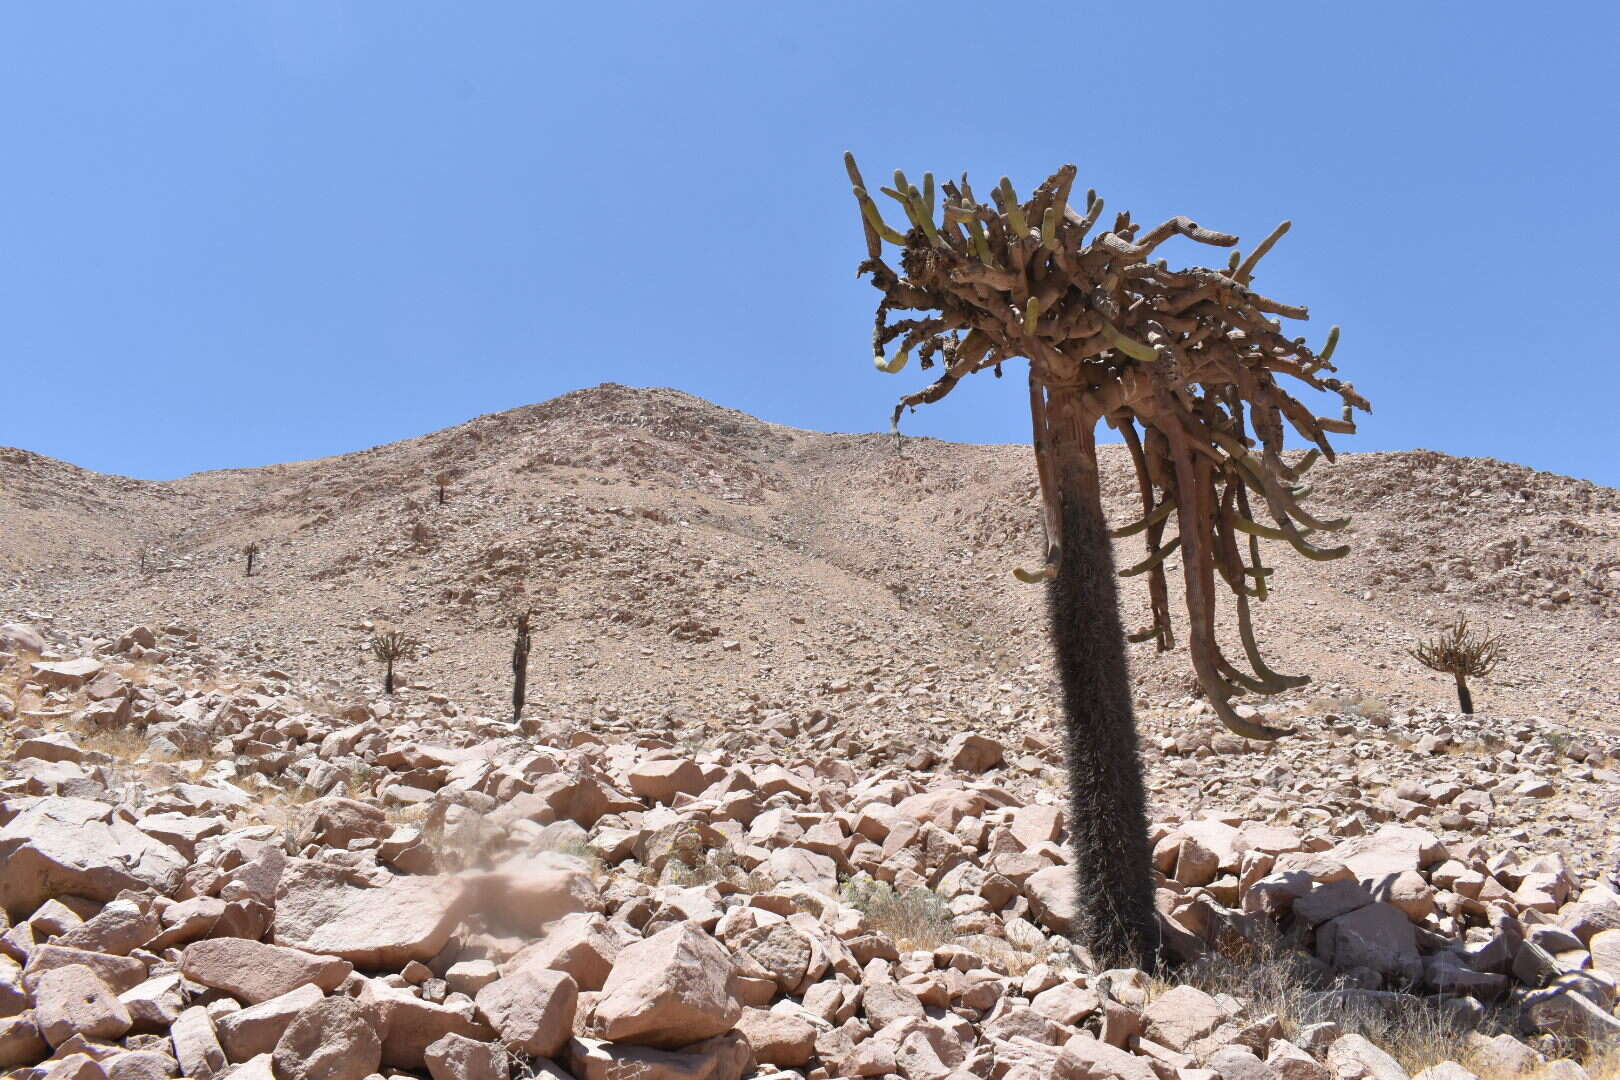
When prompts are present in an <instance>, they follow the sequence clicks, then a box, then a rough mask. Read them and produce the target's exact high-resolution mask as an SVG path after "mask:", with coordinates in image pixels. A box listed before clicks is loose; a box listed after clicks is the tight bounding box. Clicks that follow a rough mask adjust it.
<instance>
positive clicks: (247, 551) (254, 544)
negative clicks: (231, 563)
mask: <svg viewBox="0 0 1620 1080" xmlns="http://www.w3.org/2000/svg"><path fill="white" fill-rule="evenodd" d="M242 554H244V555H246V556H247V576H248V577H252V576H253V560H254V559H255V558H256V557H257V556H258V554H259V542H258V541H257V540H251V541H249V542H248V545H247V547H245V548H243V549H242Z"/></svg>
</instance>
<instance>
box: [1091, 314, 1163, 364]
mask: <svg viewBox="0 0 1620 1080" xmlns="http://www.w3.org/2000/svg"><path fill="white" fill-rule="evenodd" d="M1102 328H1103V336H1104V337H1106V338H1107V339H1108V343H1109V344H1110V345H1112V346H1113V347H1114V348H1116V349H1118V350H1119V351H1120V352H1122V353H1124V354H1125V355H1126V356H1129V357H1130V358H1131V359H1132V360H1140V361H1142V362H1143V363H1151V362H1153V361H1154V360H1157V359H1158V358H1159V354H1158V353H1156V352H1154V351H1153V349H1152V347H1150V346H1148V345H1144V344H1142V343H1141V342H1140V341H1136V340H1135V339H1133V338H1128V337H1126V336H1125V335H1124V334H1122V333H1120V332H1119V330H1118V329H1117V328H1116V327H1115V326H1114V324H1113V323H1111V322H1109V321H1108V320H1107V319H1103V320H1102Z"/></svg>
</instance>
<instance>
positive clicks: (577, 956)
mask: <svg viewBox="0 0 1620 1080" xmlns="http://www.w3.org/2000/svg"><path fill="white" fill-rule="evenodd" d="M624 945H625V942H624V941H622V940H621V938H620V937H619V935H618V934H617V933H615V932H614V931H613V929H612V928H611V927H610V925H609V923H608V921H607V920H606V919H605V918H603V917H602V916H601V915H600V914H598V913H596V912H577V913H575V914H572V915H564V916H563V917H562V918H560V919H558V920H557V921H556V922H554V923H552V924H551V926H550V927H548V928H547V930H546V932H545V935H544V936H543V937H541V939H540V940H539V941H536V942H535V943H534V944H532V945H527V946H525V947H524V948H523V950H522V951H520V952H519V953H518V954H517V955H516V956H514V957H512V959H511V960H508V961H507V962H506V963H505V964H504V965H502V970H503V971H507V972H510V971H516V970H517V969H518V968H521V967H539V968H551V969H553V970H555V971H564V972H567V973H568V974H569V975H571V976H573V978H574V982H575V983H577V984H578V986H579V988H580V989H581V990H600V989H602V985H603V984H604V983H605V982H607V977H608V974H609V973H610V972H611V971H612V970H613V961H614V959H615V958H616V957H617V956H618V955H619V952H620V951H621V950H622V949H623V948H624ZM476 992H477V991H474V993H476Z"/></svg>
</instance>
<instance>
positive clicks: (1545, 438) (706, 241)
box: [0, 0, 1620, 485]
mask: <svg viewBox="0 0 1620 1080" xmlns="http://www.w3.org/2000/svg"><path fill="white" fill-rule="evenodd" d="M998 11H999V12H1006V14H997V13H998ZM1617 12H1620V6H1617V5H1615V4H1614V3H1612V0H1608V2H1603V3H1596V2H1594V3H1564V4H1549V5H1543V6H1540V7H1526V6H1524V5H1522V4H1516V3H1515V4H1507V3H1496V2H1491V0H1485V2H1479V3H1470V4H1462V3H1441V2H1435V3H1412V2H1410V0H1408V2H1403V3H1398V4H1397V3H1381V2H1375V3H1359V4H1322V3H1298V2H1294V3H1286V4H1284V3H1237V4H1211V3H1207V2H1198V3H1190V2H1188V3H1183V2H1175V0H1171V2H1160V3H1155V4H1124V3H1106V4H1099V3H1092V4H1084V3H1072V2H1071V3H1049V4H1045V3H1037V4H1031V5H1022V6H1019V7H1017V8H1005V7H998V6H997V5H993V4H984V3H979V4H960V3H952V2H935V3H927V4H923V3H909V2H887V3H872V2H869V0H868V2H862V3H842V2H825V3H816V4H794V5H789V4H769V3H759V2H758V0H755V2H751V3H746V4H745V3H713V2H701V3H687V4H677V3H666V2H659V3H643V4H611V3H599V4H559V3H545V2H540V0H526V2H522V3H495V2H490V3H479V4H449V3H442V2H438V3H416V2H404V0H390V2H389V3H377V2H372V3H366V4H359V3H343V2H337V0H308V2H297V3H295V2H249V3H219V2H218V0H198V2H192V3H160V2H154V0H143V2H141V3H112V4H108V3H101V4H83V3H70V2H55V0H53V2H49V3H12V4H7V5H5V6H4V8H0V118H3V124H0V133H3V139H4V148H5V156H4V164H3V166H0V364H4V365H6V367H7V368H8V369H9V370H8V376H7V378H6V379H5V387H6V390H5V397H6V401H5V405H4V407H3V408H0V444H7V445H14V446H21V447H25V448H27V449H31V450H36V451H39V452H41V453H45V454H49V455H51V456H54V457H59V458H64V459H66V460H68V461H72V462H74V463H76V464H80V465H84V466H88V467H90V468H94V469H99V470H103V471H109V472H121V473H125V474H129V475H134V476H140V477H147V478H153V479H163V478H169V477H174V476H178V475H181V474H184V473H188V472H192V471H196V470H202V469H209V468H219V467H226V466H238V465H256V464H265V463H270V462H276V461H284V460H293V459H301V458H309V457H316V456H320V455H325V454H335V453H341V452H344V451H348V450H354V449H359V448H361V447H365V446H369V445H374V444H376V443H380V442H386V441H389V440H392V439H397V438H403V437H408V436H413V435H418V434H422V433H425V432H427V431H431V430H434V429H437V428H441V427H445V426H448V425H451V424H456V423H459V422H461V421H463V420H466V419H468V418H470V417H472V416H475V415H478V414H481V413H486V412H495V411H499V410H503V409H508V408H512V407H514V406H517V405H522V404H526V403H529V402H534V401H539V400H543V399H545V398H548V397H552V396H554V395H556V394H559V393H562V392H564V391H567V390H570V389H573V388H576V387H580V386H587V385H592V384H595V383H598V382H603V381H614V382H622V383H629V384H632V385H669V386H676V387H679V388H681V389H683V390H687V391H690V392H692V393H694V394H699V395H702V396H704V397H707V398H710V399H712V400H714V401H717V402H720V403H722V404H725V405H729V406H733V407H735V408H739V409H744V410H747V411H749V412H751V413H755V414H757V415H759V416H762V417H765V418H766V419H770V420H776V421H781V422H784V423H790V424H795V425H799V426H803V427H809V428H818V429H824V430H844V431H850V430H877V429H881V428H883V427H884V426H885V425H886V422H887V415H888V412H889V409H890V407H891V405H892V403H893V400H894V398H895V397H896V396H897V395H899V394H900V393H902V392H905V391H907V390H909V389H913V388H915V387H916V386H918V385H920V384H921V382H922V381H923V380H924V379H925V378H926V376H925V375H924V374H923V373H920V372H918V371H917V370H916V368H915V365H913V367H912V368H911V369H910V370H908V371H907V372H905V373H904V374H902V375H899V376H885V375H881V374H878V373H876V372H874V371H873V370H872V366H871V360H870V355H869V334H870V330H871V312H872V305H873V301H874V300H875V299H876V295H877V294H876V293H875V292H873V290H872V289H871V288H870V286H869V285H867V284H866V282H864V281H860V282H857V281H856V279H855V278H854V276H853V273H854V268H855V265H856V263H857V262H858V261H859V259H860V258H861V255H862V243H861V234H860V229H859V226H858V222H857V218H856V210H855V206H854V203H853V200H852V199H851V198H850V194H849V185H848V182H847V181H846V179H845V177H844V171H843V165H842V163H841V161H840V154H841V153H842V152H843V151H844V150H845V149H846V148H851V149H854V150H855V151H856V152H857V154H858V155H859V156H860V158H861V161H862V163H863V165H864V166H865V168H866V169H867V172H868V174H869V175H871V174H877V175H887V174H888V173H889V172H890V171H892V169H894V168H895V167H896V166H899V167H903V168H905V169H906V170H908V171H909V172H910V173H911V174H912V175H914V176H915V175H918V174H920V173H921V172H922V171H923V170H925V169H931V170H933V171H934V172H935V173H937V174H942V175H949V174H955V173H959V172H961V171H962V170H964V169H966V170H968V171H970V172H971V173H972V174H973V175H974V176H975V177H979V178H982V179H983V180H993V179H994V178H995V177H998V176H1000V175H1001V174H1002V173H1008V174H1010V175H1011V176H1012V178H1013V179H1014V181H1015V182H1016V183H1017V185H1018V186H1019V188H1020V190H1026V189H1027V188H1028V187H1029V186H1030V185H1031V184H1033V183H1035V182H1037V181H1039V180H1040V179H1042V178H1044V177H1045V176H1046V174H1047V173H1048V172H1050V171H1051V170H1052V169H1053V168H1054V167H1056V166H1057V165H1059V164H1061V163H1063V162H1066V161H1074V162H1076V163H1078V164H1079V166H1080V181H1079V185H1080V187H1081V188H1084V187H1087V186H1094V187H1096V188H1097V189H1098V190H1099V191H1100V192H1101V193H1102V194H1103V195H1104V196H1105V197H1106V198H1107V199H1108V202H1109V205H1110V207H1111V208H1130V209H1132V210H1133V212H1134V214H1135V216H1136V217H1137V219H1139V220H1144V221H1158V220H1160V219H1162V218H1164V217H1166V216H1168V215H1170V214H1173V213H1185V214H1188V215H1190V216H1192V217H1194V218H1195V219H1197V220H1198V221H1200V222H1203V223H1205V224H1208V225H1211V226H1214V227H1217V228H1221V229H1225V230H1228V231H1234V232H1237V233H1239V234H1240V235H1241V236H1242V237H1243V238H1244V241H1245V246H1248V245H1251V244H1253V243H1254V242H1256V241H1257V240H1258V239H1259V238H1260V237H1261V236H1263V235H1264V234H1265V232H1266V231H1268V230H1269V229H1270V228H1271V226H1272V225H1274V224H1275V223H1276V222H1277V221H1279V220H1280V219H1282V218H1285V217H1286V218H1292V219H1293V221H1294V229H1293V232H1292V233H1291V234H1290V235H1289V236H1287V237H1286V238H1285V239H1284V240H1283V241H1282V243H1281V244H1280V245H1279V247H1278V249H1277V250H1276V251H1274V252H1273V253H1272V254H1271V255H1270V256H1268V257H1267V260H1266V262H1265V263H1264V264H1263V266H1262V273H1261V275H1260V277H1259V279H1258V282H1257V284H1258V286H1259V287H1261V288H1262V289H1263V290H1264V291H1265V292H1267V293H1269V294H1271V295H1274V296H1277V297H1278V298H1280V299H1285V300H1289V301H1294V302H1302V303H1308V304H1309V305H1310V306H1311V308H1312V311H1313V313H1314V315H1315V318H1314V319H1313V321H1312V322H1311V323H1310V324H1307V325H1306V326H1305V328H1304V330H1303V331H1302V332H1306V333H1309V334H1310V335H1311V336H1312V338H1313V340H1317V341H1320V340H1321V335H1323V334H1325V333H1326V330H1327V328H1328V325H1329V324H1331V323H1334V322H1338V323H1342V324H1343V325H1344V328H1345V329H1344V339H1343V341H1342V343H1341V345H1340V348H1339V352H1338V359H1339V360H1340V361H1341V362H1342V363H1341V366H1342V368H1343V371H1344V374H1345V376H1346V377H1347V378H1349V379H1351V380H1352V381H1354V382H1355V384H1356V385H1357V387H1358V388H1360V389H1361V390H1363V391H1364V392H1365V393H1366V394H1367V395H1368V396H1369V397H1371V398H1372V399H1373V403H1374V405H1375V407H1376V410H1377V411H1376V412H1375V413H1374V415H1373V416H1371V417H1369V418H1367V419H1366V420H1365V422H1364V424H1363V429H1362V430H1363V433H1362V434H1361V435H1360V436H1357V437H1344V438H1341V439H1339V440H1338V441H1339V444H1340V445H1341V446H1342V447H1343V448H1345V449H1388V448H1402V447H1412V446H1426V447H1433V448H1436V449H1441V450H1446V451H1449V452H1451V453H1456V454H1483V455H1490V456H1494V457H1499V458H1505V459H1510V460H1514V461H1520V462H1524V463H1526V464H1530V465H1533V466H1536V467H1538V468H1543V469H1550V470H1554V471H1558V472H1565V473H1571V474H1574V475H1578V476H1585V477H1590V478H1592V479H1595V480H1599V481H1602V482H1605V483H1608V484H1617V485H1620V435H1617V433H1616V432H1617V428H1620V415H1617V408H1620V407H1617V404H1616V401H1617V397H1616V389H1617V383H1620V378H1617V377H1620V364H1617V356H1616V352H1617V349H1616V344H1615V340H1616V335H1615V331H1616V324H1617V322H1620V320H1617V315H1620V302H1617V299H1616V297H1617V292H1620V273H1617V272H1616V269H1615V267H1616V259H1617V251H1616V240H1617V239H1620V227H1617V226H1620V219H1617V206H1620V198H1617V195H1620V168H1617V163H1620V104H1617V103H1620V93H1617V92H1616V89H1615V83H1614V74H1613V73H1614V65H1615V45H1616V42H1617V41H1620V15H1617ZM1162 251H1163V253H1164V254H1165V255H1166V256H1167V257H1169V258H1171V259H1173V260H1175V259H1186V260H1188V261H1205V251H1204V250H1203V249H1198V248H1196V246H1195V245H1192V244H1191V243H1190V242H1187V241H1177V242H1176V243H1175V244H1172V245H1170V246H1168V247H1166V248H1165V249H1162ZM980 381H981V382H982V385H971V384H967V385H963V386H962V387H960V388H959V389H958V390H957V391H956V393H955V394H954V395H953V397H952V398H951V399H950V400H948V401H946V402H944V403H942V404H941V405H938V406H934V407H933V408H932V409H927V410H923V411H920V412H918V413H917V414H916V415H914V416H912V417H910V418H909V419H908V421H907V430H909V431H911V432H914V433H917V434H932V435H938V436H940V437H944V438H951V439H962V440H975V441H1023V440H1025V439H1027V437H1028V418H1027V398H1026V396H1025V394H1024V393H1023V390H1022V378H1021V375H1019V376H1015V377H1013V378H1010V379H1007V380H1003V381H1001V382H999V383H997V382H994V381H992V380H990V379H989V378H988V377H981V380H980Z"/></svg>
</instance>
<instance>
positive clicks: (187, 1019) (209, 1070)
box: [169, 1005, 226, 1080]
mask: <svg viewBox="0 0 1620 1080" xmlns="http://www.w3.org/2000/svg"><path fill="white" fill-rule="evenodd" d="M169 1039H170V1040H171V1041H172V1042H173V1043H174V1058H175V1060H176V1061H178V1062H179V1063H180V1074H181V1075H182V1076H186V1077H200V1078H201V1080H210V1078H211V1077H214V1076H218V1075H219V1074H220V1073H222V1072H224V1071H225V1065H226V1061H225V1051H224V1049H222V1048H221V1047H220V1045H219V1036H218V1035H217V1034H216V1033H215V1031H214V1021H213V1018H212V1017H210V1016H209V1015H208V1010H207V1009H205V1008H204V1007H203V1006H201V1005H193V1006H192V1007H191V1008H189V1009H187V1010H186V1011H185V1012H183V1013H181V1014H180V1017H179V1019H177V1020H175V1022H174V1026H173V1027H171V1028H170V1029H169Z"/></svg>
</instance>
